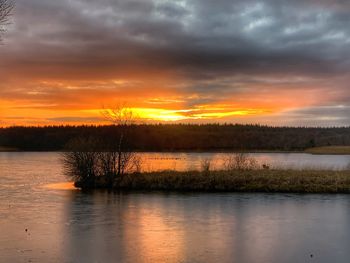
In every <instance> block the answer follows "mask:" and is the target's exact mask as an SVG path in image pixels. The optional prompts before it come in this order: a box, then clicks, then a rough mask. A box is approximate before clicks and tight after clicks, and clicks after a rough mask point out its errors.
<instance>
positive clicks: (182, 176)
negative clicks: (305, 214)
mask: <svg viewBox="0 0 350 263" xmlns="http://www.w3.org/2000/svg"><path fill="white" fill-rule="evenodd" d="M75 186H76V187H77V188H82V189H83V190H86V189H88V190H92V189H106V190H107V189H109V190H113V191H166V192H173V191H176V192H240V193H241V192H247V193H296V194H297V193H298V194H313V193H314V194H321V193H324V194H350V170H344V171H317V170H245V171H241V170H233V171H210V172H199V171H186V172H178V171H163V172H151V173H134V174H128V175H125V176H124V178H123V179H122V180H121V181H120V182H119V183H117V184H114V186H113V187H112V188H110V187H108V186H107V183H106V180H105V178H104V177H97V178H96V180H95V183H94V185H89V186H85V187H84V185H83V184H81V183H79V182H76V183H75Z"/></svg>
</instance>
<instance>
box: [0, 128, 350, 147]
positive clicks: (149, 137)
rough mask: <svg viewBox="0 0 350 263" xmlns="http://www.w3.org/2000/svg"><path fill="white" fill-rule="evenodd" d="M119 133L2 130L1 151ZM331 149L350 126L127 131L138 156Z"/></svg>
mask: <svg viewBox="0 0 350 263" xmlns="http://www.w3.org/2000/svg"><path fill="white" fill-rule="evenodd" d="M120 129H121V127H120V126H118V125H109V126H46V127H8V128H0V146H3V147H10V148H16V149H18V150H23V151H60V150H63V149H65V147H66V146H67V145H68V144H69V143H70V142H71V141H72V140H74V139H76V138H95V139H97V140H99V139H105V138H108V139H110V140H111V141H116V140H118V138H119V137H118V136H119V135H120V132H121V131H120ZM328 145H350V127H338V128H337V127H334V128H305V127H299V128H295V127H269V126H261V125H240V124H203V125H195V124H157V125H146V124H142V125H137V124H133V125H130V127H129V128H128V147H129V148H130V149H132V150H137V151H231V150H280V151H299V150H304V149H306V148H310V147H318V146H328Z"/></svg>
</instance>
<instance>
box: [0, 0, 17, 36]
mask: <svg viewBox="0 0 350 263" xmlns="http://www.w3.org/2000/svg"><path fill="white" fill-rule="evenodd" d="M13 7H14V2H13V1H12V0H0V40H1V34H2V33H3V32H4V31H5V26H6V25H8V24H9V23H10V16H11V14H12V10H13Z"/></svg>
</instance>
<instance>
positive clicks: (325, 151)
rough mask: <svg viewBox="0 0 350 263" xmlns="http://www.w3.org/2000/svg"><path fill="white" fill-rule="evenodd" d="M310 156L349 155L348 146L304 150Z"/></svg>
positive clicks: (349, 147)
mask: <svg viewBox="0 0 350 263" xmlns="http://www.w3.org/2000/svg"><path fill="white" fill-rule="evenodd" d="M305 152H307V153H312V154H350V146H324V147H314V148H309V149H306V150H305Z"/></svg>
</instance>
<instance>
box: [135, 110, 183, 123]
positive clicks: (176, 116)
mask: <svg viewBox="0 0 350 263" xmlns="http://www.w3.org/2000/svg"><path fill="white" fill-rule="evenodd" d="M131 110H132V111H133V112H134V113H135V115H136V116H138V118H140V119H146V120H156V121H180V120H185V119H188V117H186V116H184V115H182V112H184V111H183V110H166V109H152V108H131Z"/></svg>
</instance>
